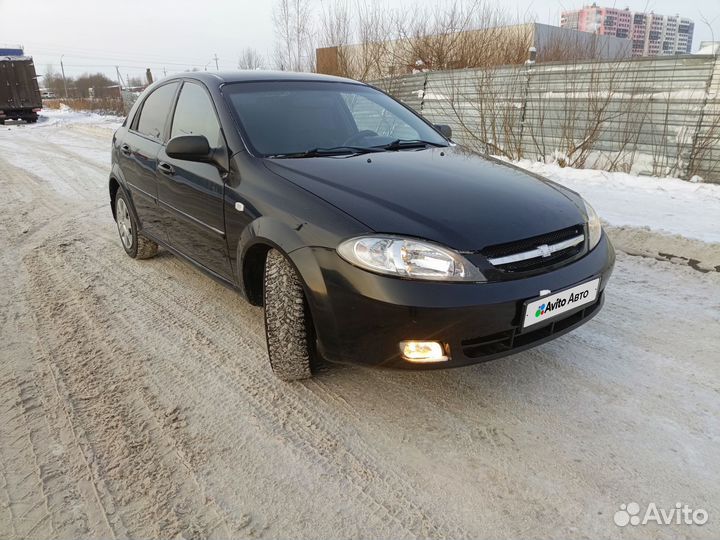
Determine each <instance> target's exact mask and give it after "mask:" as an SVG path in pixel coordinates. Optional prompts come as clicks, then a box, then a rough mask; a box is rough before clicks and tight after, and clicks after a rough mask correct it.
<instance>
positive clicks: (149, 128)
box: [137, 83, 178, 140]
mask: <svg viewBox="0 0 720 540" xmlns="http://www.w3.org/2000/svg"><path fill="white" fill-rule="evenodd" d="M177 86H178V83H170V84H165V85H163V86H161V87H160V88H158V89H157V90H154V91H153V93H152V94H150V95H149V96H148V97H147V99H146V100H145V102H144V103H143V106H142V110H141V111H140V119H139V120H138V123H137V131H138V132H139V133H142V134H143V135H147V136H148V137H153V138H155V139H159V140H162V138H163V132H164V130H165V121H166V120H167V117H168V113H169V112H170V107H171V105H172V100H173V97H174V96H175V91H176V90H177Z"/></svg>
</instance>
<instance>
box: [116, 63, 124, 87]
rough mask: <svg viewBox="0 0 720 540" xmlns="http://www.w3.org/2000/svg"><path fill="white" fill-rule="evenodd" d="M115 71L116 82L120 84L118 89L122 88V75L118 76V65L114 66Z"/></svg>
mask: <svg viewBox="0 0 720 540" xmlns="http://www.w3.org/2000/svg"><path fill="white" fill-rule="evenodd" d="M115 73H117V78H118V84H119V85H120V90H122V87H123V82H122V77H121V76H120V66H115Z"/></svg>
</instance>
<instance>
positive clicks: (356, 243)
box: [338, 236, 485, 281]
mask: <svg viewBox="0 0 720 540" xmlns="http://www.w3.org/2000/svg"><path fill="white" fill-rule="evenodd" d="M338 253H339V254H340V256H341V257H342V258H343V259H345V260H346V261H348V262H349V263H351V264H354V265H356V266H359V267H360V268H364V269H366V270H371V271H373V272H379V273H381V274H389V275H392V276H398V277H404V278H410V279H427V280H435V281H485V277H484V276H483V275H482V273H481V272H480V270H478V268H477V267H476V266H475V265H473V264H472V263H471V262H469V261H468V260H467V259H465V257H463V256H462V255H460V254H459V253H456V252H455V251H453V250H451V249H448V248H445V247H442V246H438V245H436V244H433V243H431V242H424V241H421V240H415V239H413V238H402V237H399V236H363V237H359V238H351V239H350V240H346V241H345V242H343V243H342V244H340V246H339V247H338Z"/></svg>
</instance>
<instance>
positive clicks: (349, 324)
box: [291, 234, 615, 369]
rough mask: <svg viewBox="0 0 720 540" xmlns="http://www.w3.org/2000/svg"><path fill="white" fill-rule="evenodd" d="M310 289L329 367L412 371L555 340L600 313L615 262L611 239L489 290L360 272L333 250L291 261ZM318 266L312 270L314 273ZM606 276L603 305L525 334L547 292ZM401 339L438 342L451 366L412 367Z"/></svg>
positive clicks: (303, 253) (307, 251)
mask: <svg viewBox="0 0 720 540" xmlns="http://www.w3.org/2000/svg"><path fill="white" fill-rule="evenodd" d="M291 257H292V258H293V261H294V262H295V264H296V266H297V267H298V269H299V270H300V273H301V275H302V276H303V279H304V281H305V284H306V292H307V296H308V302H309V304H310V308H311V311H312V314H313V321H314V324H315V328H316V332H317V335H318V349H319V352H320V353H321V355H322V356H323V357H324V358H326V359H327V360H330V361H334V362H341V363H355V364H369V365H374V366H385V367H398V368H410V369H432V368H449V367H458V366H464V365H468V364H474V363H477V362H484V361H487V360H492V359H495V358H498V357H501V356H505V355H508V354H512V353H515V352H518V351H521V350H525V349H528V348H530V347H533V346H535V345H538V344H540V343H544V342H546V341H549V340H551V339H554V338H556V337H558V336H560V335H562V334H564V333H566V332H568V331H570V330H572V329H573V328H576V327H578V326H580V325H582V324H583V323H585V322H587V321H588V320H589V319H590V318H591V317H593V316H594V315H595V314H596V313H598V311H599V310H600V308H601V306H602V303H603V301H604V292H603V291H604V289H605V285H606V284H607V281H608V279H609V278H610V274H611V273H612V268H613V264H614V261H615V252H614V250H613V247H612V245H611V244H610V242H609V240H608V238H607V236H606V235H605V234H603V237H602V239H601V240H600V243H599V244H598V245H597V246H596V247H595V249H593V250H592V251H591V252H589V253H588V254H587V255H585V256H584V257H583V258H581V259H579V260H577V261H574V262H572V263H571V264H568V265H567V266H564V267H562V268H558V269H556V270H553V271H551V272H548V273H546V274H540V275H536V276H532V277H527V278H523V279H515V280H509V281H498V282H491V283H478V284H475V283H442V282H429V281H412V280H404V279H399V278H394V277H389V276H382V275H377V274H373V273H370V272H367V271H365V270H361V269H360V268H357V267H355V266H353V265H351V264H349V263H347V262H346V261H344V260H343V259H341V258H340V257H339V256H338V255H337V253H336V252H335V251H334V250H329V249H325V248H302V249H300V250H297V251H295V252H293V253H292V254H291ZM310 267H312V268H313V269H314V270H313V269H310ZM594 277H600V279H601V281H600V288H599V292H598V297H597V301H596V302H595V303H593V304H590V305H585V306H581V308H578V310H575V311H569V312H566V313H563V314H562V315H561V316H558V317H557V318H554V319H551V320H549V321H548V322H547V323H546V324H539V325H536V326H532V327H531V328H530V329H527V330H525V331H522V329H521V318H522V316H523V304H524V302H525V301H526V300H529V299H532V298H535V297H537V296H538V295H539V293H540V291H541V290H543V289H550V290H552V291H559V290H561V289H566V288H568V287H572V286H573V285H577V284H579V283H582V282H584V281H587V280H589V279H592V278H594ZM403 340H434V341H440V342H442V343H443V344H444V345H445V347H446V350H448V351H449V356H450V358H449V360H448V361H446V362H440V363H436V364H413V363H410V362H407V361H405V360H403V359H402V357H401V356H400V350H399V345H398V344H399V342H400V341H403Z"/></svg>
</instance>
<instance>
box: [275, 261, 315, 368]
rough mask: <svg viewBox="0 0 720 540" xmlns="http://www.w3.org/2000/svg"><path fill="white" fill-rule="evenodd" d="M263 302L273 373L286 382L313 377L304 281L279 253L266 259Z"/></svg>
mask: <svg viewBox="0 0 720 540" xmlns="http://www.w3.org/2000/svg"><path fill="white" fill-rule="evenodd" d="M263 298H264V305H265V337H266V340H267V349H268V356H269V358H270V367H271V368H272V370H273V372H274V373H275V375H276V376H277V377H278V378H279V379H282V380H283V381H295V380H299V379H307V378H309V377H312V371H311V362H312V356H313V353H314V348H315V332H314V330H313V327H312V317H311V315H310V311H309V309H308V305H307V302H306V301H305V294H304V292H303V288H302V283H301V282H300V277H299V276H298V274H297V272H296V271H295V268H294V267H293V266H292V264H290V261H288V260H287V259H286V258H285V256H284V255H283V254H282V253H280V252H279V251H277V250H275V249H271V250H270V251H269V252H268V254H267V258H266V259H265V279H264V287H263Z"/></svg>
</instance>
